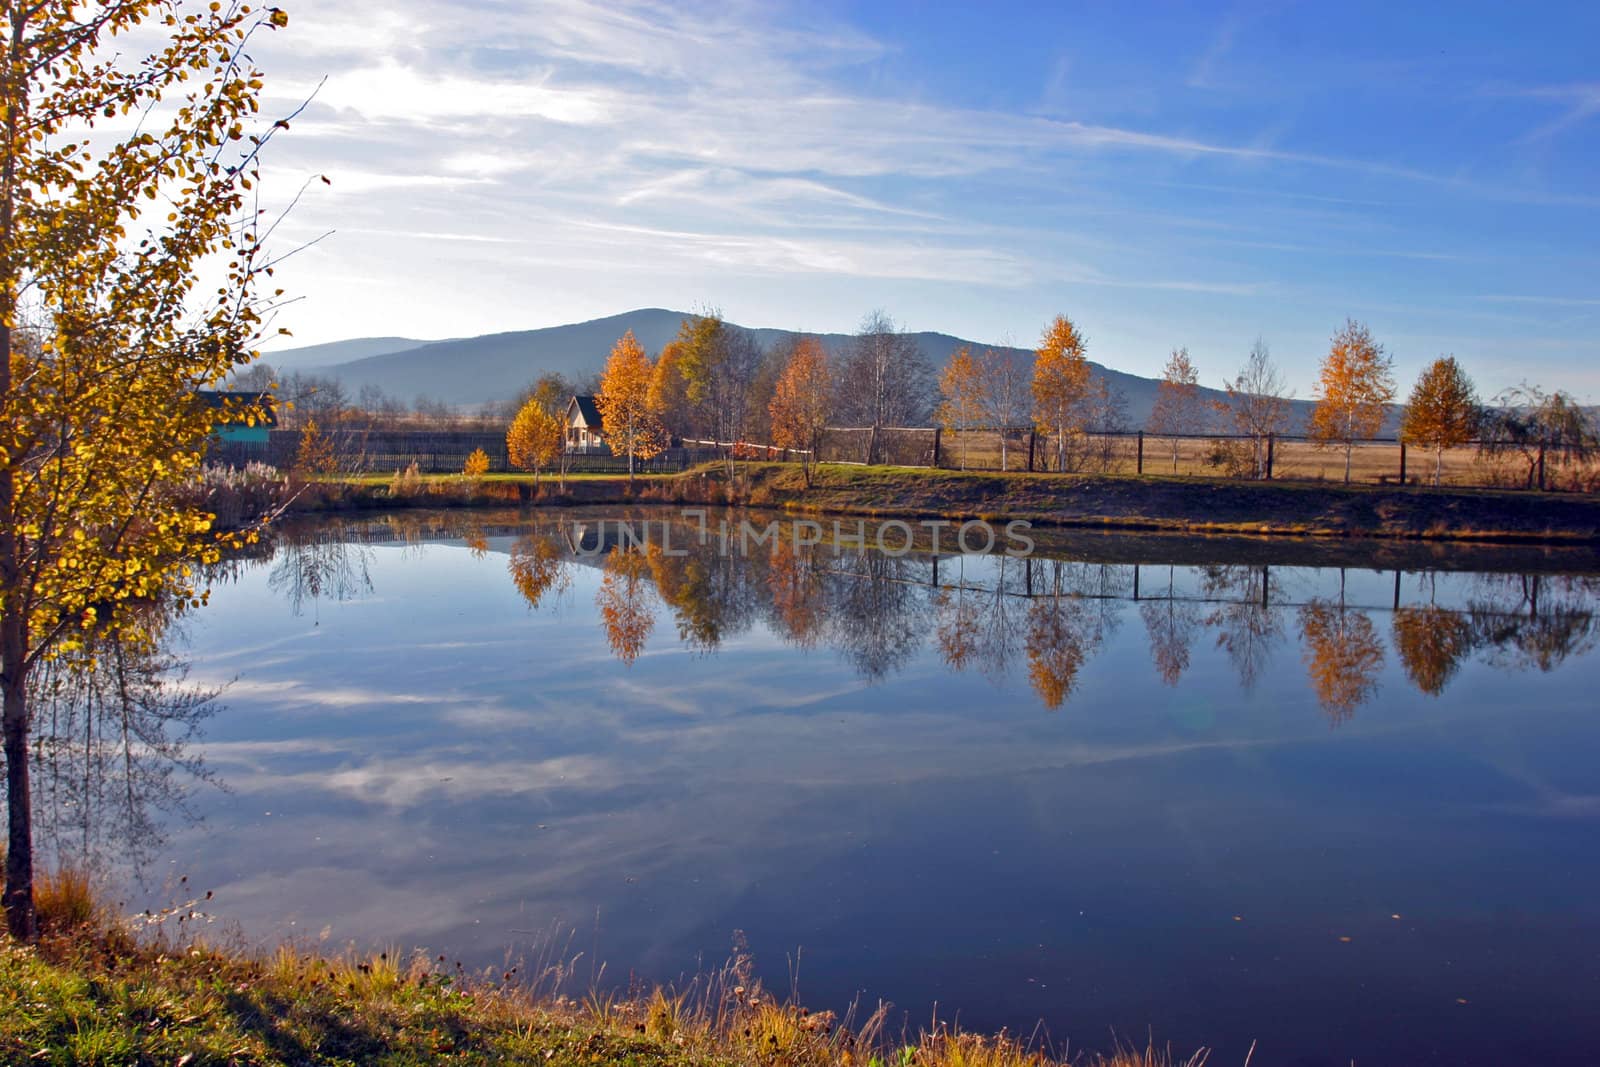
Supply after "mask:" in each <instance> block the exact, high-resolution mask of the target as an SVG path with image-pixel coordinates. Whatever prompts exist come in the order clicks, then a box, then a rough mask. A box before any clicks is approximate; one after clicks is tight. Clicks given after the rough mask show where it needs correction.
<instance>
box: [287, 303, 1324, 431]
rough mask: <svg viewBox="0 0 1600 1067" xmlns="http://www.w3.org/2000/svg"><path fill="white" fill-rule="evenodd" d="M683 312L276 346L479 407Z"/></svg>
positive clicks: (770, 336) (413, 391)
mask: <svg viewBox="0 0 1600 1067" xmlns="http://www.w3.org/2000/svg"><path fill="white" fill-rule="evenodd" d="M687 314H688V313H686V312H681V311H669V310H667V309H665V308H640V309H638V310H636V311H628V312H624V313H623V314H620V315H610V316H607V317H605V318H601V319H591V320H589V321H588V322H577V323H572V324H570V325H566V326H550V327H546V328H544V329H540V330H519V331H515V332H511V333H495V334H485V335H483V336H480V337H467V338H460V339H456V340H451V341H436V342H432V343H418V342H402V343H403V344H404V345H405V346H406V347H403V348H398V349H394V350H390V351H385V352H377V353H374V352H371V351H370V350H369V351H367V352H365V353H363V355H362V356H360V357H347V358H346V359H345V360H340V359H334V358H327V359H324V360H323V361H322V363H321V365H314V364H312V363H310V362H307V361H306V360H305V356H304V355H303V354H309V353H312V352H313V351H321V352H324V353H326V354H328V355H335V354H337V352H338V351H344V352H354V351H359V349H358V348H355V347H348V348H345V349H342V350H341V349H340V347H339V346H341V345H343V346H358V345H372V346H381V344H382V342H383V341H385V340H386V339H383V338H365V339H362V340H359V341H342V342H336V343H335V344H333V345H318V346H315V347H314V348H307V349H291V350H288V351H286V352H284V353H280V354H279V358H285V357H286V358H288V359H292V360H294V361H295V363H294V364H293V365H292V366H293V369H308V368H312V367H315V369H316V370H317V371H318V372H319V373H324V374H331V375H334V376H336V377H338V378H340V379H341V380H342V381H343V382H344V383H345V385H346V386H348V387H349V388H350V389H351V391H352V392H354V391H356V390H359V389H360V388H361V387H362V386H363V385H368V384H372V385H376V386H378V387H379V388H381V389H383V391H384V392H386V393H388V394H390V395H391V396H394V397H397V398H399V399H402V400H406V401H410V400H412V399H414V398H415V397H418V396H428V397H431V398H433V399H436V400H442V401H444V402H445V403H447V404H452V405H457V406H477V405H480V404H483V403H485V402H487V401H493V400H503V399H505V398H507V397H512V396H515V395H516V394H517V392H518V391H519V390H521V389H522V388H523V387H524V386H525V385H527V384H528V383H529V382H531V381H532V380H533V379H534V378H536V377H538V376H539V375H540V374H542V373H544V372H546V371H559V372H560V373H562V374H564V375H566V376H567V377H569V378H572V379H574V380H582V379H584V378H587V377H589V376H591V375H593V374H597V373H599V371H600V369H601V367H603V366H604V365H605V359H606V354H607V353H608V352H610V351H611V346H612V345H613V344H614V343H615V342H616V340H617V338H618V337H620V336H622V334H623V333H624V332H625V331H627V330H632V331H633V335H634V336H635V337H636V338H638V339H639V343H640V344H642V345H643V346H644V347H645V349H646V350H647V351H649V352H652V353H654V352H658V351H660V350H661V347H662V346H663V345H665V344H666V343H667V342H668V341H670V340H672V338H673V336H674V335H676V334H677V332H678V324H679V323H680V322H682V321H683V319H684V318H685V317H686V316H687ZM741 328H742V329H747V330H749V332H750V333H751V334H753V335H754V336H755V339H756V341H757V342H758V343H759V344H761V345H762V346H763V347H770V346H772V345H774V344H777V343H778V342H780V341H783V340H785V339H787V338H790V337H793V336H794V335H795V331H790V330H776V329H768V328H752V327H741ZM816 336H817V337H818V338H819V339H820V340H821V341H822V342H823V344H824V345H826V346H827V347H828V349H829V350H830V351H831V352H835V353H837V352H840V351H842V350H843V349H844V347H845V346H846V345H847V344H848V343H849V342H850V335H849V334H842V333H825V334H817V335H816ZM912 336H913V337H914V338H915V339H916V341H917V344H918V345H920V346H921V348H922V350H923V352H925V353H926V354H927V356H928V359H929V362H930V363H931V364H932V365H933V366H934V368H935V369H937V368H939V367H942V366H943V365H944V363H945V362H946V361H947V360H948V359H949V358H950V355H951V353H953V352H955V351H956V350H957V349H958V348H960V347H962V346H963V345H971V346H972V347H973V348H974V349H975V350H979V349H982V348H984V347H987V346H984V345H982V344H980V343H979V342H975V341H968V340H965V339H963V338H960V337H953V336H951V335H950V334H944V333H934V332H926V331H925V332H921V333H915V334H913V335H912ZM1003 351H1008V352H1011V353H1013V354H1014V355H1015V356H1016V357H1017V358H1018V359H1020V360H1022V361H1024V362H1025V363H1031V362H1032V360H1033V352H1032V351H1031V350H1028V349H1016V348H1014V349H1003ZM266 359H267V361H268V362H269V363H272V364H273V366H275V367H278V366H280V364H279V362H278V359H275V358H274V357H273V356H272V355H268V356H267V357H266ZM1093 366H1094V370H1095V373H1096V374H1098V375H1102V376H1104V377H1106V378H1108V379H1110V381H1111V383H1112V384H1113V385H1114V386H1116V387H1117V388H1118V389H1120V390H1121V391H1122V393H1123V395H1124V396H1125V397H1126V398H1127V401H1128V421H1129V424H1130V425H1133V426H1142V425H1143V424H1144V422H1145V420H1146V419H1147V418H1148V417H1149V414H1150V408H1151V406H1152V405H1153V404H1154V403H1155V398H1156V387H1157V384H1158V383H1157V381H1156V380H1155V379H1152V378H1142V377H1139V376H1138V375H1135V374H1127V373H1125V372H1123V371H1119V370H1113V369H1111V368H1109V367H1105V366H1102V365H1100V364H1098V363H1096V364H1094V365H1093ZM1204 393H1205V395H1206V396H1207V398H1208V399H1212V400H1221V399H1222V398H1223V394H1222V393H1221V391H1220V390H1215V389H1206V390H1204ZM1293 407H1294V419H1295V421H1296V425H1299V423H1300V422H1301V421H1302V420H1304V419H1305V418H1306V416H1307V415H1308V414H1309V412H1310V408H1311V405H1310V404H1309V403H1308V402H1305V401H1296V402H1295V403H1294V404H1293Z"/></svg>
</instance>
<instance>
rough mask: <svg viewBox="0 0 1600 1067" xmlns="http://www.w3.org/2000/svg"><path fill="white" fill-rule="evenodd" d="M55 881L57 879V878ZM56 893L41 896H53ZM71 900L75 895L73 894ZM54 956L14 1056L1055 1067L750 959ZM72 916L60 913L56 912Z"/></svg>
mask: <svg viewBox="0 0 1600 1067" xmlns="http://www.w3.org/2000/svg"><path fill="white" fill-rule="evenodd" d="M47 881H48V880H47ZM44 895H45V894H42V896H44ZM69 895H72V894H69ZM69 906H70V907H73V908H77V909H78V910H80V911H83V912H85V914H83V915H79V916H77V919H78V920H86V921H75V922H71V923H64V922H63V921H62V920H61V918H60V907H59V905H53V904H49V903H47V902H46V901H45V900H43V899H41V915H42V917H44V918H45V921H46V926H47V927H48V928H50V930H51V932H49V933H47V934H46V936H45V937H44V938H43V939H42V941H41V943H40V944H39V945H37V946H24V945H19V944H17V943H15V942H13V941H11V940H9V939H0V1062H5V1063H17V1064H23V1063H47V1064H104V1065H113V1064H115V1065H124V1064H178V1065H182V1067H201V1065H214V1064H215V1065H221V1064H229V1065H246V1064H250V1065H267V1064H281V1065H284V1067H289V1065H294V1067H301V1065H307V1064H327V1065H356V1064H360V1065H370V1064H382V1065H393V1067H400V1065H422V1064H436V1063H453V1064H481V1065H511V1064H530V1065H537V1067H594V1065H596V1064H622V1065H627V1067H1054V1065H1055V1064H1056V1063H1058V1062H1061V1060H1059V1059H1056V1058H1054V1057H1053V1054H1052V1053H1051V1052H1050V1051H1049V1050H1048V1049H1046V1048H1044V1047H1042V1046H1041V1043H1040V1042H1038V1041H1019V1040H1017V1039H1016V1038H1013V1037H1010V1036H1007V1035H1005V1034H1000V1035H980V1034H973V1033H965V1032H961V1031H959V1030H958V1029H956V1028H953V1027H949V1026H937V1027H934V1028H933V1029H931V1030H928V1031H924V1032H920V1033H915V1034H911V1033H901V1032H898V1031H895V1032H891V1031H890V1029H889V1028H888V1027H887V1026H886V1023H887V1020H888V1019H889V1016H890V1013H889V1012H888V1011H887V1010H880V1011H877V1012H874V1013H871V1014H870V1015H867V1016H866V1017H863V1018H851V1019H846V1020H839V1019H836V1018H834V1017H833V1015H832V1014H831V1013H820V1014H818V1013H811V1012H808V1011H806V1010H805V1009H803V1008H800V1007H798V1006H795V1005H793V1004H789V1003H784V1002H781V1001H779V1000H778V999H777V998H775V997H773V996H771V995H770V994H768V993H766V992H765V991H764V990H762V989H761V987H760V985H759V983H757V982H756V981H755V980H753V979H752V978H751V977H750V973H749V970H750V968H749V961H748V960H747V959H737V958H736V959H735V960H734V961H733V962H731V963H730V964H729V966H727V967H725V968H724V969H723V970H722V971H719V972H717V973H715V974H711V975H707V976H702V977H701V978H699V979H696V980H695V981H693V982H691V983H688V984H687V985H686V987H685V988H684V989H682V990H679V991H674V990H669V989H659V988H658V989H653V990H650V991H648V992H644V993H640V994H636V995H634V996H631V997H625V998H619V997H614V996H610V995H607V994H603V993H591V994H589V995H587V996H581V997H576V998H575V997H570V996H566V995H563V994H561V993H560V992H559V991H558V990H559V983H560V979H561V978H562V977H563V976H564V969H563V968H560V967H554V968H547V969H545V970H544V971H543V972H541V973H539V974H534V975H531V976H525V975H522V974H519V973H516V972H514V971H508V972H502V973H499V974H487V975H476V976H474V975H468V974H466V973H464V972H463V971H462V970H461V968H460V967H459V965H456V966H450V965H448V964H447V963H446V962H445V957H442V956H429V955H424V954H417V955H412V956H407V957H401V956H397V955H395V954H392V953H380V954H377V955H374V956H366V957H357V956H354V955H344V956H340V957H330V956H327V955H321V954H316V953H310V952H302V951H297V950H295V949H292V948H287V947H285V948H280V949H278V950H277V951H276V952H273V953H271V954H270V955H264V956H263V955H254V954H250V953H246V952H242V951H238V950H228V949H224V948H219V947H217V946H214V945H206V944H204V943H198V942H190V943H183V944H174V943H171V942H166V941H152V940H150V939H148V938H144V939H141V938H140V937H139V936H136V935H134V934H131V933H129V932H128V931H127V930H126V929H124V928H120V927H118V926H116V925H114V924H107V923H104V922H103V921H100V920H98V919H93V918H87V916H88V915H89V914H91V913H92V912H93V911H94V909H93V908H89V907H87V906H80V905H78V904H70V905H69ZM53 908H54V909H55V916H54V917H52V915H51V912H52V909H53ZM1204 1059H1205V1055H1204V1053H1199V1054H1196V1055H1195V1056H1192V1057H1190V1058H1189V1059H1186V1060H1181V1061H1180V1060H1174V1059H1173V1058H1172V1057H1171V1056H1170V1055H1169V1054H1168V1053H1167V1052H1165V1051H1163V1050H1158V1049H1155V1048H1153V1047H1147V1048H1145V1049H1142V1050H1140V1051H1122V1052H1113V1053H1111V1054H1108V1055H1093V1054H1091V1055H1087V1056H1083V1055H1077V1056H1073V1057H1071V1062H1072V1063H1074V1064H1080V1065H1086V1067H1157V1065H1161V1067H1165V1065H1169V1064H1174V1063H1182V1064H1186V1065H1189V1067H1198V1065H1199V1064H1201V1063H1203V1062H1204Z"/></svg>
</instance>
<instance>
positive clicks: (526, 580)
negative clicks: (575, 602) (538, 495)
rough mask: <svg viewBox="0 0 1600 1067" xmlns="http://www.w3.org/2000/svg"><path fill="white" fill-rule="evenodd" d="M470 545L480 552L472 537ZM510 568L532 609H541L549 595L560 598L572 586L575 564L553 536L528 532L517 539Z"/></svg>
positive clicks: (512, 549) (518, 588)
mask: <svg viewBox="0 0 1600 1067" xmlns="http://www.w3.org/2000/svg"><path fill="white" fill-rule="evenodd" d="M467 544H468V547H469V548H471V549H472V550H473V552H474V554H476V553H477V551H478V550H477V546H476V545H474V544H473V543H472V542H471V541H470V540H469V541H468V542H467ZM485 545H486V548H487V543H485ZM506 569H507V570H509V571H510V572H511V582H512V584H513V585H515V586H516V587H517V592H519V593H521V594H522V599H524V600H526V601H527V602H528V608H529V609H530V610H533V609H537V608H538V607H539V604H540V603H541V602H542V601H543V600H544V598H545V597H546V596H547V595H551V594H553V595H555V596H557V597H559V596H560V595H561V594H563V593H565V592H566V591H567V590H568V589H570V588H571V587H572V565H571V564H570V563H568V562H567V558H566V553H565V552H563V551H562V546H561V545H560V543H559V542H557V541H556V539H555V538H553V537H540V536H536V535H532V534H528V535H524V536H522V537H519V538H517V539H516V541H515V542H513V543H512V545H511V558H510V561H509V562H508V563H507V564H506Z"/></svg>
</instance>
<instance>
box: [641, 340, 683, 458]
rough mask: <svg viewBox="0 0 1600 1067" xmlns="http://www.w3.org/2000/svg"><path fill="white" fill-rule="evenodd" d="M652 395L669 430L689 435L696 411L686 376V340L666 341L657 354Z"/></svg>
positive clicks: (677, 433) (653, 372) (680, 434)
mask: <svg viewBox="0 0 1600 1067" xmlns="http://www.w3.org/2000/svg"><path fill="white" fill-rule="evenodd" d="M648 399H649V403H650V407H651V409H652V410H654V411H655V412H656V414H657V416H658V417H659V418H660V419H661V423H662V425H663V426H665V427H666V428H667V432H668V433H670V434H672V435H674V436H677V437H687V436H689V430H690V429H691V426H690V423H691V421H692V413H691V411H690V406H689V396H688V393H687V392H686V391H685V385H684V380H683V344H682V342H680V341H678V340H677V339H673V340H671V341H668V342H667V343H666V344H665V345H663V346H662V348H661V354H660V355H658V356H657V357H656V362H655V367H654V369H653V370H652V371H651V374H650V392H649V397H648Z"/></svg>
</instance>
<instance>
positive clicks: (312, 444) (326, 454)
mask: <svg viewBox="0 0 1600 1067" xmlns="http://www.w3.org/2000/svg"><path fill="white" fill-rule="evenodd" d="M292 469H293V470H294V471H295V473H296V474H301V475H305V476H307V477H313V478H315V477H325V476H327V475H330V474H335V473H337V472H338V470H339V458H338V456H337V455H335V453H334V447H333V438H331V437H330V436H328V434H327V433H326V432H325V431H324V430H323V429H322V427H320V426H318V425H317V420H316V419H307V420H306V421H305V422H304V423H303V424H301V426H300V440H299V442H298V443H297V444H296V446H295V450H294V466H293V468H292Z"/></svg>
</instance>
